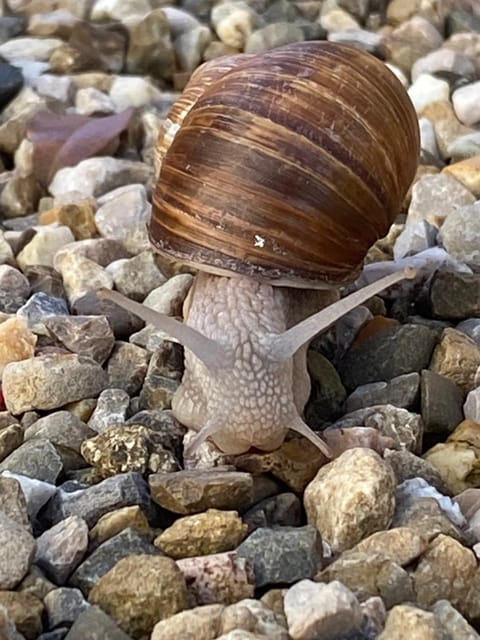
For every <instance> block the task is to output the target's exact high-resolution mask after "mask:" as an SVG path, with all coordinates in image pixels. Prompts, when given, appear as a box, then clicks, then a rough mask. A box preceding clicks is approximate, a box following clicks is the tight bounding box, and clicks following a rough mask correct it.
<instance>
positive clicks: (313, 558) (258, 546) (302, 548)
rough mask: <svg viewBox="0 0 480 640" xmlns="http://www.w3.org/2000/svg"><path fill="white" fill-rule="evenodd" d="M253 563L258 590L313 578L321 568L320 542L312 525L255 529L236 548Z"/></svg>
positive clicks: (318, 535) (239, 553)
mask: <svg viewBox="0 0 480 640" xmlns="http://www.w3.org/2000/svg"><path fill="white" fill-rule="evenodd" d="M237 553H238V555H239V556H241V557H244V558H247V559H248V560H250V561H251V562H252V565H253V567H254V572H255V584H256V586H257V587H264V586H266V585H283V584H286V585H289V584H293V583H294V582H297V581H298V580H302V579H304V578H310V579H311V578H313V576H314V575H315V574H316V573H317V571H318V570H319V569H320V568H321V562H322V543H321V539H320V534H319V533H318V531H317V530H316V529H315V527H313V526H312V525H306V526H304V527H278V528H276V529H265V528H261V529H257V530H256V531H254V532H253V533H252V534H251V535H249V536H248V538H247V539H246V540H244V541H243V542H242V544H241V545H240V546H239V547H238V548H237Z"/></svg>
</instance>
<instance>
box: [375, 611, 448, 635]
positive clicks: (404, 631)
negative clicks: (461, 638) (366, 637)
mask: <svg viewBox="0 0 480 640" xmlns="http://www.w3.org/2000/svg"><path fill="white" fill-rule="evenodd" d="M406 638H408V640H444V638H445V636H444V635H443V633H442V629H441V626H440V625H439V624H437V622H436V620H435V616H434V615H433V613H430V612H429V611H422V609H419V608H418V607H414V606H412V605H410V604H400V605H398V606H396V607H393V609H391V611H389V613H388V617H387V622H386V624H385V628H384V630H383V631H382V633H381V634H380V635H379V636H378V640H406Z"/></svg>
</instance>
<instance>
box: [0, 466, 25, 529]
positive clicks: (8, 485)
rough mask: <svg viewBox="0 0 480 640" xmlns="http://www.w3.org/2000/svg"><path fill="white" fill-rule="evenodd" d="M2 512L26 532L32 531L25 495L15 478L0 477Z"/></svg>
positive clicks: (0, 506)
mask: <svg viewBox="0 0 480 640" xmlns="http://www.w3.org/2000/svg"><path fill="white" fill-rule="evenodd" d="M0 512H2V513H4V514H5V515H6V516H8V517H9V518H11V519H12V520H13V521H14V522H16V523H17V524H18V525H20V526H21V527H23V528H24V529H25V530H26V531H31V525H30V519H29V517H28V511H27V501H26V499H25V494H24V493H23V491H22V486H21V484H20V483H19V482H18V480H16V479H15V478H9V477H5V476H0Z"/></svg>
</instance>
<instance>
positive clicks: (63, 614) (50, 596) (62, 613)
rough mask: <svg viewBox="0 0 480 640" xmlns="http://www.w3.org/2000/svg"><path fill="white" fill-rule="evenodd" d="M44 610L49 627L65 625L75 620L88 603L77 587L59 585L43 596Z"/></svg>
mask: <svg viewBox="0 0 480 640" xmlns="http://www.w3.org/2000/svg"><path fill="white" fill-rule="evenodd" d="M43 603H44V605H45V612H46V614H47V617H48V624H49V626H50V628H52V629H55V628H56V627H61V626H67V627H69V626H70V625H71V624H73V623H74V622H75V620H76V619H77V618H78V616H79V615H80V614H81V613H82V612H83V611H85V610H86V609H87V608H88V607H89V605H88V603H87V602H86V601H85V598H84V597H83V595H82V592H81V591H80V590H79V589H71V588H69V587H60V589H53V590H52V591H50V593H47V595H46V596H45V598H44V601H43Z"/></svg>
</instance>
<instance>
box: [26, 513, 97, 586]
mask: <svg viewBox="0 0 480 640" xmlns="http://www.w3.org/2000/svg"><path fill="white" fill-rule="evenodd" d="M87 547H88V527H87V524H86V522H85V520H82V518H79V517H78V516H70V517H69V518H65V520H62V521H61V522H59V523H58V524H56V525H54V526H53V527H52V528H51V529H47V530H46V531H44V533H42V535H41V536H40V537H39V538H37V551H36V555H35V562H36V563H37V564H38V565H39V566H40V567H41V568H42V569H43V570H44V571H45V573H46V575H47V576H48V577H50V578H51V579H52V580H53V581H54V582H55V583H56V584H58V585H62V584H65V582H66V581H67V579H68V577H69V576H70V574H71V573H72V572H73V571H74V570H75V568H76V567H77V565H78V564H79V563H80V562H81V561H82V559H83V556H84V555H85V553H86V551H87Z"/></svg>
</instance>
